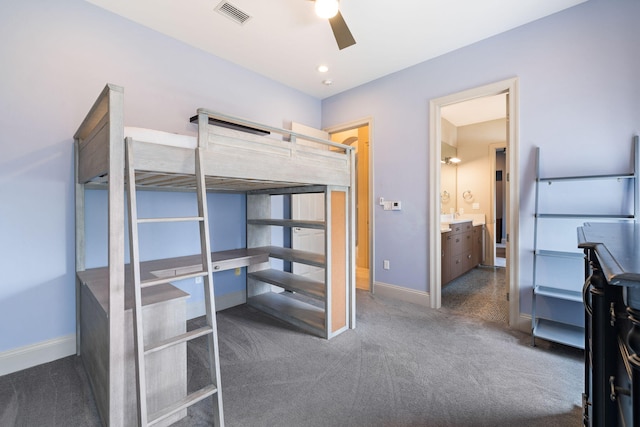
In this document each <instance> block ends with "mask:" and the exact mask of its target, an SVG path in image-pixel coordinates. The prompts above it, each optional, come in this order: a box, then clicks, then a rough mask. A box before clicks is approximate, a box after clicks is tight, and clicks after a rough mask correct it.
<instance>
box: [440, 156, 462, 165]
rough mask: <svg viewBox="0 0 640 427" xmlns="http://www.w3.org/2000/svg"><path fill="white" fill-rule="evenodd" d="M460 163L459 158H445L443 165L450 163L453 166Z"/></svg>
mask: <svg viewBox="0 0 640 427" xmlns="http://www.w3.org/2000/svg"><path fill="white" fill-rule="evenodd" d="M460 161H461V160H460V159H459V158H457V157H445V158H444V162H443V163H444V164H446V165H450V164H452V163H453V164H456V163H460Z"/></svg>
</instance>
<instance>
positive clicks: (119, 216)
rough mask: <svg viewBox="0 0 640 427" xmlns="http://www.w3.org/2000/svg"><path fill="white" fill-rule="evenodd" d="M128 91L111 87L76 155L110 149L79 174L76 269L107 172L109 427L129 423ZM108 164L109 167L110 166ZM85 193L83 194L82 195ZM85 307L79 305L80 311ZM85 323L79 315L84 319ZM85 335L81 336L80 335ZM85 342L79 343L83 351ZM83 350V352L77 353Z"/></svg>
mask: <svg viewBox="0 0 640 427" xmlns="http://www.w3.org/2000/svg"><path fill="white" fill-rule="evenodd" d="M123 100H124V89H123V88H122V87H120V86H116V85H111V84H108V85H107V86H106V87H105V88H104V90H103V91H102V93H101V94H100V96H99V97H98V99H97V100H96V102H95V104H94V105H93V107H92V108H91V110H90V111H89V113H88V114H87V116H86V118H85V119H84V121H83V122H82V124H81V125H80V127H79V128H78V131H77V132H76V134H75V136H74V139H75V141H76V150H77V152H76V156H77V157H79V156H81V155H82V150H83V148H84V147H85V145H86V144H96V145H98V144H99V145H104V147H105V148H106V149H105V150H104V151H101V150H96V151H94V153H97V154H96V155H95V156H93V157H92V158H90V159H84V160H86V161H83V162H82V165H78V161H76V164H77V165H78V170H77V171H76V176H77V177H76V191H77V192H78V193H77V195H76V251H77V255H76V267H77V268H78V269H79V270H78V271H82V270H84V269H85V265H84V253H85V240H84V215H85V213H84V183H85V182H87V181H88V180H89V179H91V178H93V176H88V175H87V174H88V172H87V171H89V170H92V171H97V170H99V171H101V173H107V174H108V177H109V184H108V204H109V208H108V210H109V213H108V246H109V249H108V257H109V259H108V265H109V309H108V316H109V331H108V334H109V339H108V345H107V347H108V348H106V349H103V351H106V352H108V365H109V366H108V367H103V369H104V368H106V369H107V371H108V378H107V381H108V387H107V388H106V389H107V390H108V392H107V393H108V396H106V401H107V405H106V408H103V409H104V413H103V417H104V418H105V420H104V421H105V424H107V425H110V426H121V425H123V424H124V418H123V415H124V412H125V411H124V395H125V393H124V384H125V371H124V366H125V365H124V362H125V354H124V342H125V341H124V338H125V336H124V334H125V323H124V283H125V272H124V243H125V242H124V231H125V230H124V227H123V226H122V224H124V213H125V209H124V119H123V117H124V102H123ZM107 165H108V167H107ZM80 193H81V195H80ZM79 306H80V304H78V310H79ZM78 318H79V316H78ZM78 336H79V335H78ZM81 339H82V338H81V337H80V336H79V338H78V346H79V347H80V343H81ZM77 351H78V352H79V351H80V350H79V349H78V350H77Z"/></svg>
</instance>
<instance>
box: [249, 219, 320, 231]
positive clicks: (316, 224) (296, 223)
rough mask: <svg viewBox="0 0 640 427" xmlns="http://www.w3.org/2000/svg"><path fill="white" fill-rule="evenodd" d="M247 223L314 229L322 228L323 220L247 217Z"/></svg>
mask: <svg viewBox="0 0 640 427" xmlns="http://www.w3.org/2000/svg"><path fill="white" fill-rule="evenodd" d="M247 224H252V225H275V226H278V227H289V228H294V227H299V228H313V229H316V230H324V229H325V223H324V221H300V220H294V219H248V220H247Z"/></svg>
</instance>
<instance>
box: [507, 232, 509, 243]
mask: <svg viewBox="0 0 640 427" xmlns="http://www.w3.org/2000/svg"><path fill="white" fill-rule="evenodd" d="M507 243H509V233H507Z"/></svg>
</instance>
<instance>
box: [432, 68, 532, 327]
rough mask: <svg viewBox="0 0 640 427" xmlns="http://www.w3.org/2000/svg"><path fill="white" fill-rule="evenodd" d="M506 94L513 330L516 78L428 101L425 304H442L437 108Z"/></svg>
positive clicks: (516, 310) (512, 318)
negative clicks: (426, 302) (426, 283)
mask: <svg viewBox="0 0 640 427" xmlns="http://www.w3.org/2000/svg"><path fill="white" fill-rule="evenodd" d="M504 92H508V94H509V103H508V117H509V124H508V129H509V130H508V132H509V156H508V159H507V162H508V166H507V170H508V171H509V176H508V177H507V181H506V184H507V186H508V190H507V200H505V203H506V204H507V218H506V220H507V230H509V236H508V242H507V259H508V260H509V268H508V269H507V281H508V284H509V296H510V298H509V325H510V326H512V327H517V326H518V324H519V319H520V286H519V282H518V277H519V270H520V269H519V259H518V248H519V235H518V234H519V214H520V209H519V203H518V200H519V192H520V186H519V177H518V164H519V145H520V144H519V140H518V127H519V116H518V103H519V94H518V78H517V77H514V78H511V79H507V80H503V81H499V82H496V83H492V84H488V85H485V86H480V87H476V88H473V89H469V90H466V91H463V92H458V93H454V94H451V95H447V96H443V97H441V98H436V99H432V100H431V101H429V158H430V161H429V195H430V196H429V200H430V201H431V203H430V204H429V228H428V229H429V230H430V232H429V233H428V234H429V284H430V286H428V288H429V300H430V304H431V307H432V308H440V306H441V304H442V271H441V251H442V247H441V246H442V245H441V242H440V209H439V206H440V200H439V198H440V156H441V148H440V142H441V140H442V129H441V108H442V107H444V106H446V105H450V104H456V103H459V102H463V101H468V100H470V99H474V98H480V97H484V96H492V95H497V94H500V93H504Z"/></svg>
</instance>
